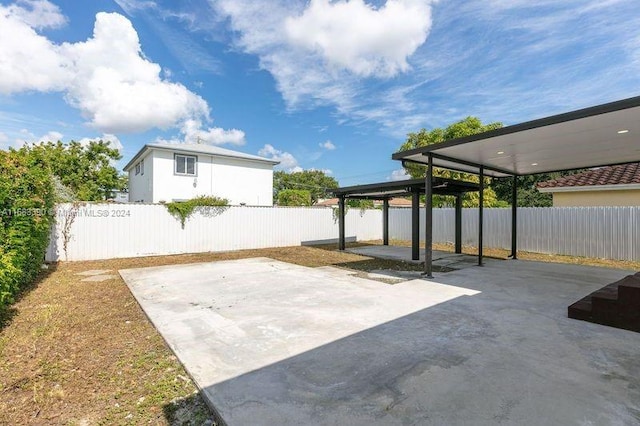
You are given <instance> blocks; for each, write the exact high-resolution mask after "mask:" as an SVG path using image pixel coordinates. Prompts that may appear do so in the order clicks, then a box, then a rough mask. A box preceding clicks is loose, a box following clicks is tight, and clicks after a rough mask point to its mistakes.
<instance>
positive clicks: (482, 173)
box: [478, 166, 484, 266]
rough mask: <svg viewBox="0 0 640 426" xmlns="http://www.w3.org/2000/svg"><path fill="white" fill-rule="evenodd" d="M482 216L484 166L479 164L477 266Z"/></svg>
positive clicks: (479, 254) (480, 263) (480, 248)
mask: <svg viewBox="0 0 640 426" xmlns="http://www.w3.org/2000/svg"><path fill="white" fill-rule="evenodd" d="M483 216H484V166H480V197H479V200H478V266H482V225H483Z"/></svg>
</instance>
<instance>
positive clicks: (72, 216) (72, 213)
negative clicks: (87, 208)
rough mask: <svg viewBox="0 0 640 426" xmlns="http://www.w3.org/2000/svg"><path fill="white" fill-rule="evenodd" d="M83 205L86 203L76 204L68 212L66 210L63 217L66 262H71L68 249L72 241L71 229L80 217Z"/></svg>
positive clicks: (63, 246)
mask: <svg viewBox="0 0 640 426" xmlns="http://www.w3.org/2000/svg"><path fill="white" fill-rule="evenodd" d="M81 205H84V203H80V202H78V201H76V202H74V203H73V204H72V205H71V207H70V208H69V209H68V210H64V213H63V215H62V217H63V218H64V220H63V222H62V249H63V250H64V259H65V260H69V255H68V253H67V247H68V246H69V241H71V237H72V235H71V227H72V226H73V222H75V221H76V217H78V211H79V210H80V206H81ZM58 208H59V207H58Z"/></svg>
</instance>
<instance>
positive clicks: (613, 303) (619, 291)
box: [568, 272, 640, 332]
mask: <svg viewBox="0 0 640 426" xmlns="http://www.w3.org/2000/svg"><path fill="white" fill-rule="evenodd" d="M568 316H569V318H573V319H578V320H583V321H589V322H593V323H596V324H602V325H608V326H611V327H617V328H622V329H626V330H631V331H638V332H640V272H638V273H636V274H635V275H629V276H626V277H624V278H623V279H621V280H619V281H616V282H614V283H611V284H608V285H606V286H604V287H602V288H601V289H599V290H596V291H594V292H593V293H591V294H589V295H588V296H586V297H584V298H582V299H580V300H578V301H577V302H575V303H574V304H572V305H570V306H569V307H568Z"/></svg>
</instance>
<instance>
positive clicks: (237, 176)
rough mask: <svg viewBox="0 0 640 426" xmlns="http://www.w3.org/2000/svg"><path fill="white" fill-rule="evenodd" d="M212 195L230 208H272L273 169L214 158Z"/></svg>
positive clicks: (236, 160)
mask: <svg viewBox="0 0 640 426" xmlns="http://www.w3.org/2000/svg"><path fill="white" fill-rule="evenodd" d="M211 185H212V188H213V194H214V195H217V196H219V197H222V198H226V199H227V200H229V204H233V205H239V204H241V203H244V204H246V205H248V206H272V205H273V166H272V165H271V164H268V163H263V162H259V161H250V160H239V159H234V158H225V157H213V175H212V181H211Z"/></svg>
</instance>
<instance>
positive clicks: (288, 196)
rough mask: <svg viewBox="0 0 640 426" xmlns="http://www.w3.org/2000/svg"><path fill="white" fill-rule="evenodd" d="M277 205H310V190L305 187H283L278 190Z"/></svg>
mask: <svg viewBox="0 0 640 426" xmlns="http://www.w3.org/2000/svg"><path fill="white" fill-rule="evenodd" d="M278 205H279V206H310V205H311V192H309V191H307V190H306V189H283V190H282V191H280V192H278Z"/></svg>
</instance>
